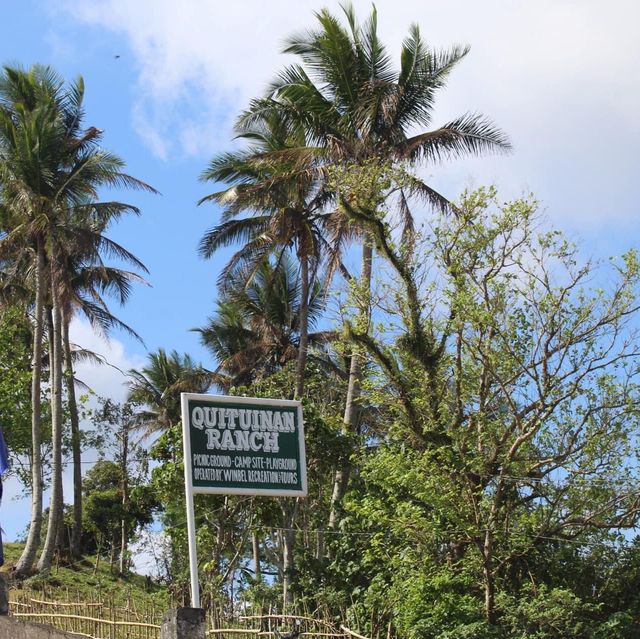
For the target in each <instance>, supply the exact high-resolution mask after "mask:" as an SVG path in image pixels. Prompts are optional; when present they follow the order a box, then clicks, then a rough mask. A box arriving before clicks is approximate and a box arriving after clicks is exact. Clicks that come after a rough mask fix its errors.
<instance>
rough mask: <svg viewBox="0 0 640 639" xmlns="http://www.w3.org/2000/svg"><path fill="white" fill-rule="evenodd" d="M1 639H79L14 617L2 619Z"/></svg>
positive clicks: (0, 622)
mask: <svg viewBox="0 0 640 639" xmlns="http://www.w3.org/2000/svg"><path fill="white" fill-rule="evenodd" d="M0 639H78V635H70V634H67V633H66V632H62V631H61V630H55V629H54V628H48V627H47V626H41V625H39V624H35V623H27V622H25V621H17V620H15V619H13V618H12V617H0Z"/></svg>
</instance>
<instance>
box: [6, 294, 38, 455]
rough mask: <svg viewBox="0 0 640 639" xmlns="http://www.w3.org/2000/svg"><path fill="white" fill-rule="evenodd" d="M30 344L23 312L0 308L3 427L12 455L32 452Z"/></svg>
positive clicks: (9, 306) (8, 306)
mask: <svg viewBox="0 0 640 639" xmlns="http://www.w3.org/2000/svg"><path fill="white" fill-rule="evenodd" d="M30 342H31V330H30V325H29V320H28V317H27V316H26V314H25V312H24V308H22V307H21V306H20V305H18V304H9V303H3V304H2V305H0V427H2V429H3V432H4V437H5V440H6V442H7V446H8V448H9V451H10V453H19V454H25V453H28V452H30V450H31V438H30V427H29V424H30V421H31V395H30V385H31V370H30V361H29V360H30V357H29V353H30V350H31V348H30V346H31V344H30Z"/></svg>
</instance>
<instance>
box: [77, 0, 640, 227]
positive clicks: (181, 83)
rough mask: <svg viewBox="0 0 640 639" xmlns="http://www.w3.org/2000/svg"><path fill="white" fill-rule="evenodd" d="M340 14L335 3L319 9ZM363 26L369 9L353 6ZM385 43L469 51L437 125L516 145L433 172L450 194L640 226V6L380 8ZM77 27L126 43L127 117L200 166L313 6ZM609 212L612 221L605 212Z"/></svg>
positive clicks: (95, 17) (134, 5)
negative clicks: (462, 192)
mask: <svg viewBox="0 0 640 639" xmlns="http://www.w3.org/2000/svg"><path fill="white" fill-rule="evenodd" d="M325 4H327V5H328V6H329V7H330V8H331V9H332V10H334V11H339V8H338V4H337V2H335V1H334V0H332V1H331V2H327V3H325ZM354 4H355V6H356V9H357V11H358V14H359V15H360V16H362V17H364V16H366V15H367V14H368V12H369V11H370V8H371V4H370V2H368V0H358V1H357V2H355V3H354ZM376 5H377V8H378V14H379V25H380V32H381V36H382V38H383V40H384V42H385V43H387V45H388V47H389V50H390V51H391V52H392V53H393V54H394V55H395V56H396V59H397V51H398V50H399V46H400V43H401V41H402V38H403V37H404V36H405V35H406V33H407V28H408V25H409V24H410V23H411V22H417V23H418V24H420V26H421V28H422V31H423V33H424V35H425V36H426V38H427V40H428V41H429V42H432V43H433V44H435V45H437V46H447V45H450V44H451V43H454V42H463V43H464V42H466V43H469V44H471V45H472V52H471V55H470V56H469V58H468V59H467V60H465V61H464V62H463V63H462V64H461V65H460V67H459V69H457V70H456V71H455V72H454V73H453V74H452V76H451V80H450V84H449V87H448V88H447V90H446V91H444V92H443V93H442V95H441V99H440V101H439V107H438V111H437V118H436V121H435V124H439V123H442V122H444V121H446V120H447V119H448V118H450V117H452V116H455V115H458V114H460V113H462V112H464V111H466V110H472V111H473V110H477V111H480V112H483V113H486V114H487V115H489V116H490V117H492V118H493V119H494V120H495V121H496V122H497V123H499V125H500V126H501V127H502V128H503V129H505V130H506V131H507V132H508V133H509V134H510V135H511V137H512V140H513V142H514V145H515V153H514V154H513V155H512V156H510V157H509V158H508V159H506V160H505V159H499V160H489V161H487V160H486V159H483V160H482V161H481V162H473V161H472V162H465V163H459V164H456V165H453V168H450V167H447V168H446V171H442V170H438V172H437V173H438V175H442V174H443V173H444V174H445V177H439V178H438V180H439V182H440V183H441V184H442V185H443V188H444V189H445V190H446V192H447V193H452V192H453V193H456V192H457V191H458V190H459V189H460V187H461V186H462V185H463V184H464V183H465V181H466V180H467V178H468V177H469V175H474V176H475V178H476V181H478V182H480V183H485V182H487V181H494V180H495V181H498V182H500V183H501V184H504V185H506V186H507V187H508V188H510V189H511V190H512V193H510V194H514V193H517V192H520V191H521V190H523V189H524V188H525V187H529V186H530V187H532V188H534V189H535V190H536V191H537V192H538V193H539V194H540V195H541V196H542V197H543V198H544V200H545V201H547V202H548V203H549V204H550V206H551V207H552V209H553V210H554V211H555V210H557V209H558V208H559V207H558V204H559V203H560V202H561V201H562V198H563V196H564V195H566V192H567V190H570V191H571V192H572V193H575V196H574V197H573V199H572V201H571V202H568V203H565V202H563V205H564V206H563V208H564V213H563V215H564V216H565V219H568V220H569V221H571V222H573V223H574V224H578V223H580V224H582V223H589V220H591V221H592V222H594V223H595V224H596V225H598V224H603V223H604V222H611V221H612V220H615V221H618V222H625V221H626V222H628V221H629V220H630V219H631V218H632V216H635V215H636V207H635V206H632V204H631V202H632V200H631V198H632V195H631V193H632V192H634V191H635V182H634V181H635V176H634V175H633V172H632V171H631V170H629V166H633V164H634V163H635V157H636V149H637V147H638V144H639V143H640V125H639V124H638V119H637V113H638V108H639V107H640V84H639V83H638V82H637V68H638V66H639V65H640V44H639V43H638V39H637V37H636V24H637V22H638V18H639V17H640V5H638V4H637V3H636V2H635V1H634V0H619V2H617V3H616V5H615V10H614V8H613V7H608V8H605V7H604V6H603V5H602V3H601V2H597V1H596V0H580V1H578V0H563V1H558V0H540V1H538V2H528V3H524V2H522V3H515V2H504V1H503V0H488V1H487V2H482V3H479V2H474V1H472V0H452V1H450V2H446V3H443V2H440V3H426V2H418V1H414V2H402V3H399V2H397V0H380V1H379V2H377V3H376ZM66 6H67V8H68V9H69V12H70V13H71V14H72V15H73V16H74V17H75V18H77V19H78V20H79V21H81V22H82V23H86V24H90V25H94V26H96V27H101V28H105V29H108V30H111V31H113V32H117V33H119V34H121V35H124V37H125V38H126V40H127V42H128V43H129V46H130V49H131V53H132V54H133V57H134V59H135V66H136V68H137V77H138V83H139V87H138V89H139V90H138V91H137V92H136V96H137V97H136V102H135V104H134V105H133V107H132V110H133V111H132V112H133V118H134V122H135V124H136V127H137V130H138V133H139V135H140V137H141V138H142V139H143V140H144V142H145V143H146V144H147V145H148V146H149V148H150V149H151V150H152V152H153V153H154V154H156V155H157V156H158V157H160V158H164V159H167V158H169V157H175V156H176V154H178V155H180V154H181V155H183V156H198V157H202V158H207V157H208V156H210V155H211V154H212V153H213V152H214V150H215V151H219V150H220V149H223V148H228V146H229V144H230V137H231V136H230V129H231V125H232V122H233V119H234V118H235V116H236V115H237V113H238V112H239V111H240V110H241V109H242V108H244V107H245V106H246V105H247V103H248V100H249V99H250V98H251V97H253V96H255V95H257V94H259V93H260V92H261V91H262V90H263V88H264V86H266V84H267V82H268V81H269V80H270V78H272V77H273V75H274V73H275V72H276V71H277V70H278V69H280V68H281V67H282V66H283V65H284V64H285V62H286V58H285V56H282V55H281V54H280V53H279V50H280V48H281V45H282V42H283V40H284V39H285V38H286V37H287V36H288V35H290V34H291V33H295V32H296V31H300V30H303V29H305V28H308V27H310V26H312V24H313V16H312V13H313V11H314V10H316V9H317V8H318V7H319V6H321V4H320V3H317V2H316V1H315V0H314V1H309V0H305V1H301V2H295V3H293V2H290V1H288V0H275V1H272V2H269V3H266V2H263V1H258V0H244V1H243V2H241V3H222V2H210V1H209V0H190V1H188V2H182V3H175V2H173V1H172V0H140V1H138V2H129V0H106V1H102V0H101V1H100V2H98V1H97V0H82V1H80V0H67V5H66ZM605 211H606V213H605Z"/></svg>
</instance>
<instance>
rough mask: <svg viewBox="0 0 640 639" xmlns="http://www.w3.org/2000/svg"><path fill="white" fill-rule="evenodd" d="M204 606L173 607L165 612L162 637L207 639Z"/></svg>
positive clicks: (166, 638) (161, 631)
mask: <svg viewBox="0 0 640 639" xmlns="http://www.w3.org/2000/svg"><path fill="white" fill-rule="evenodd" d="M204 625H205V615H204V610H203V609H202V608H171V610H169V611H168V612H167V613H165V615H164V618H163V620H162V628H161V630H160V639H205V634H204Z"/></svg>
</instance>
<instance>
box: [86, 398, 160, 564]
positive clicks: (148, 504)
mask: <svg viewBox="0 0 640 639" xmlns="http://www.w3.org/2000/svg"><path fill="white" fill-rule="evenodd" d="M111 408H112V407H111ZM129 472H130V468H127V469H126V472H125V469H124V467H123V466H122V464H121V463H118V462H117V461H109V460H106V459H105V460H100V461H98V462H96V464H95V465H94V466H93V467H92V468H91V469H90V470H89V471H88V472H87V475H86V477H85V480H84V492H85V500H86V508H85V514H84V526H85V529H86V530H88V531H90V532H91V533H93V535H94V538H95V545H96V549H97V557H96V566H97V562H98V561H99V557H100V553H101V549H102V547H103V545H104V544H105V542H106V543H107V544H108V545H109V548H110V552H109V556H110V567H111V570H113V569H114V566H115V561H116V557H117V556H118V553H119V552H122V546H121V531H122V530H125V531H126V535H127V543H128V542H129V541H130V540H131V539H132V538H133V536H134V535H135V533H136V531H137V530H139V529H140V528H141V527H144V526H146V525H148V524H150V523H151V522H152V521H153V509H154V507H155V504H156V501H155V497H154V495H153V493H152V492H151V491H150V490H149V489H148V487H146V486H145V485H144V483H143V481H142V480H143V479H144V476H143V475H140V474H139V473H134V474H129ZM123 486H128V487H130V488H131V491H130V493H129V494H128V495H125V491H128V488H125V489H124V490H123ZM120 559H121V572H124V571H123V570H122V563H123V562H124V563H125V564H126V562H127V559H128V558H127V556H126V549H125V556H124V557H123V556H121V557H120Z"/></svg>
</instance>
